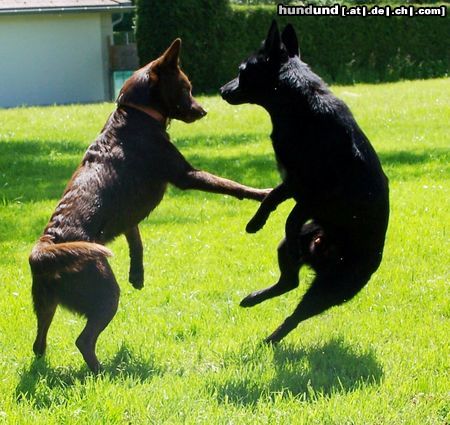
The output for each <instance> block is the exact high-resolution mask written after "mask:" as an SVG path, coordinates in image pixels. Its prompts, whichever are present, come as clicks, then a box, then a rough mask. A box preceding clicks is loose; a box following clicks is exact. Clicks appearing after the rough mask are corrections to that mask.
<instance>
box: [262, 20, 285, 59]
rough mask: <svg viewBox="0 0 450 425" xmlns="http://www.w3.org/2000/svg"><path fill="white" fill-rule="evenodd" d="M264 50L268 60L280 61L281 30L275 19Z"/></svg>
mask: <svg viewBox="0 0 450 425" xmlns="http://www.w3.org/2000/svg"><path fill="white" fill-rule="evenodd" d="M264 50H265V51H266V54H267V57H268V58H270V59H274V60H279V59H280V54H281V38H280V30H279V29H278V25H277V22H276V21H275V19H274V20H273V21H272V24H271V25H270V29H269V32H268V33H267V37H266V40H265V41H264Z"/></svg>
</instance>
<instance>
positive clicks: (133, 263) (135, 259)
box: [125, 226, 144, 289]
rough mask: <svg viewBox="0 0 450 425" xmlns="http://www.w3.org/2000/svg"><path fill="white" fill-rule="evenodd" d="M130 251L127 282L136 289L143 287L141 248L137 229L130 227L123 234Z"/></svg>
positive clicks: (136, 227)
mask: <svg viewBox="0 0 450 425" xmlns="http://www.w3.org/2000/svg"><path fill="white" fill-rule="evenodd" d="M125 237H126V238H127V242H128V247H129V250H130V274H129V281H130V283H131V284H132V285H133V286H134V287H135V288H136V289H142V288H143V287H144V264H143V247H142V240H141V235H140V233H139V227H138V226H135V227H132V228H131V229H130V230H128V231H127V232H126V233H125Z"/></svg>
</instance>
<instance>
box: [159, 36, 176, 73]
mask: <svg viewBox="0 0 450 425" xmlns="http://www.w3.org/2000/svg"><path fill="white" fill-rule="evenodd" d="M180 49H181V39H180V38H177V39H175V40H174V41H173V42H172V44H171V45H170V46H169V48H168V49H167V50H166V51H165V52H164V53H163V54H162V56H161V57H160V61H159V63H160V65H161V66H167V67H172V68H177V67H178V60H179V56H180Z"/></svg>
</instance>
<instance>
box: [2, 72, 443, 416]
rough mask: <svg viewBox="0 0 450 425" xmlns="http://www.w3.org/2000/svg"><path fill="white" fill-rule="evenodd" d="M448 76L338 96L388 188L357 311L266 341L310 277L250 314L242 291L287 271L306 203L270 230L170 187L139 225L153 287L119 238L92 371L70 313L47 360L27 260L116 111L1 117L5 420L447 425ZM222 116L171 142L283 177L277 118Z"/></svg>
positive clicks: (219, 203) (53, 336) (42, 111)
mask: <svg viewBox="0 0 450 425" xmlns="http://www.w3.org/2000/svg"><path fill="white" fill-rule="evenodd" d="M449 83H450V80H449V79H438V80H429V81H416V82H400V83H396V84H386V85H377V86H370V85H356V86H348V87H335V88H334V91H335V92H336V93H337V94H338V95H339V96H340V97H341V98H343V99H344V100H345V101H346V102H347V103H348V104H349V105H350V107H351V109H352V110H353V112H354V114H355V116H356V118H357V120H358V122H359V124H360V125H361V127H362V128H363V129H364V131H365V132H366V134H367V135H368V137H369V139H370V140H371V141H372V143H373V145H374V146H375V148H376V150H377V151H378V153H379V154H380V157H381V161H382V163H383V166H384V169H385V171H386V173H387V174H388V176H389V178H390V187H391V204H392V208H391V221H390V225H389V230H388V235H387V243H386V249H385V254H384V260H383V263H382V265H381V267H380V269H379V270H378V271H377V273H376V274H375V275H374V276H373V277H372V279H371V281H370V283H369V284H368V286H367V287H366V288H364V290H363V291H362V292H361V293H360V294H359V295H358V296H357V297H356V298H355V299H354V300H353V301H351V302H349V303H348V304H346V305H344V306H341V307H338V308H334V309H331V310H329V311H328V312H327V313H325V314H323V315H321V316H318V317H316V318H313V319H311V320H309V321H307V322H304V323H302V324H301V325H300V326H299V327H298V328H297V329H296V330H295V331H294V332H292V333H291V334H290V335H289V336H288V337H287V338H286V339H285V340H284V341H283V342H282V344H281V345H280V346H278V347H275V348H271V347H264V346H260V345H259V343H260V341H261V340H262V339H263V338H264V337H265V336H267V335H268V334H269V333H270V332H271V331H273V330H274V328H275V327H276V326H278V325H279V324H280V323H281V321H282V320H283V319H284V318H285V317H286V316H287V315H288V314H289V313H290V312H291V311H292V310H293V309H294V307H295V306H296V304H297V302H298V300H299V298H300V297H301V295H302V294H303V293H304V291H305V288H306V286H307V284H308V283H309V282H310V281H311V272H310V271H308V270H303V271H302V273H301V279H302V282H303V285H301V286H300V287H299V289H298V290H296V291H293V292H291V293H290V294H287V295H285V296H283V297H279V298H276V299H274V300H271V301H267V302H265V303H263V304H261V305H259V306H257V307H254V308H253V309H245V310H244V309H240V308H239V306H238V304H239V301H240V299H241V298H242V297H243V296H245V295H246V294H247V293H248V292H250V291H251V290H254V289H258V288H262V287H264V286H267V285H269V284H272V283H274V282H275V281H276V279H277V278H278V268H277V262H276V247H277V244H278V241H279V240H280V239H281V238H282V236H283V228H284V220H285V218H286V216H287V214H288V212H289V209H290V208H291V207H292V205H293V204H292V202H287V203H286V204H284V205H282V206H281V207H280V208H279V209H278V210H277V211H276V212H275V213H274V214H273V215H272V216H271V218H270V220H269V222H268V223H267V225H266V227H265V228H264V229H263V230H262V231H260V232H259V233H257V234H256V235H247V234H245V231H244V227H245V224H246V223H247V220H248V219H249V218H250V217H251V215H252V213H253V212H254V211H255V209H256V207H257V204H256V203H254V202H252V201H238V200H235V199H234V198H231V197H222V196H219V195H213V194H206V193H202V192H181V191H179V190H177V189H173V188H170V189H169V191H168V193H167V195H166V197H165V199H164V201H163V202H162V204H161V205H160V206H159V207H158V208H157V209H156V211H154V212H153V213H152V214H151V216H150V217H149V218H148V219H147V220H145V221H144V222H143V223H142V224H141V232H142V236H143V241H144V245H145V260H144V262H145V267H146V280H145V288H144V289H143V290H142V291H136V290H134V289H133V288H132V287H131V285H130V284H129V283H128V282H127V272H128V264H129V263H128V251H127V247H126V243H125V239H124V238H123V237H120V238H118V239H117V240H116V241H115V242H114V243H112V244H111V245H110V247H111V248H112V250H113V252H114V253H115V256H114V258H112V260H111V263H112V267H113V269H114V271H115V273H116V276H117V278H118V281H119V283H120V285H121V289H122V296H121V301H120V307H119V311H118V313H117V315H116V317H115V319H114V320H113V322H112V323H111V324H110V326H109V327H108V328H107V329H106V331H105V332H104V333H103V334H102V335H101V337H100V339H99V343H98V349H97V353H98V356H99V358H100V360H101V361H102V362H103V365H104V366H105V369H106V373H105V374H104V375H103V376H101V377H93V376H92V375H91V374H90V373H89V372H88V370H87V367H86V366H85V364H84V362H83V360H82V357H81V355H80V354H79V352H78V350H77V349H76V347H75V345H74V342H75V339H76V337H77V335H78V334H79V332H80V331H81V329H82V328H83V326H84V320H83V319H82V318H80V317H77V316H75V315H73V314H71V313H69V312H67V311H64V310H62V309H58V311H57V313H56V316H55V320H54V322H53V324H52V327H51V328H50V333H49V346H48V351H47V356H46V358H45V359H41V360H38V361H36V360H34V358H33V354H32V350H31V345H32V342H33V340H34V337H35V317H34V313H33V310H32V304H31V294H30V289H31V279H30V272H29V268H28V254H29V252H30V250H31V247H32V246H33V243H34V242H35V241H36V239H37V238H38V237H39V235H40V233H41V232H42V230H43V228H44V226H45V224H46V223H47V220H48V219H49V217H50V215H51V213H52V211H53V209H54V207H55V205H56V202H57V201H58V199H59V197H60V196H61V193H62V191H63V189H64V186H65V184H66V182H67V180H68V179H69V178H70V176H71V174H72V172H73V171H74V169H75V167H76V166H77V164H78V162H79V161H80V159H81V157H82V155H83V152H84V151H85V149H86V147H87V146H88V144H89V143H90V142H91V141H92V140H93V139H94V138H95V136H96V135H97V133H98V132H99V130H100V129H101V128H102V126H103V124H104V122H105V120H106V118H107V116H108V114H109V113H110V112H111V111H112V109H113V107H114V106H113V105H112V104H101V105H85V106H62V107H47V108H26V109H11V110H1V111H0V252H1V256H0V262H1V267H0V282H1V284H0V368H1V373H0V422H2V421H4V422H5V423H11V424H30V423H33V424H62V423H70V424H72V423H79V424H91V423H95V424H96V423H102V424H116V423H117V424H120V423H130V424H141V423H142V424H147V423H155V424H161V423H172V424H179V423H187V424H201V423H205V424H253V423H255V424H273V423H279V424H302V423H305V424H389V425H391V424H448V423H449V421H450V396H449V389H450V378H449V357H450V352H449V334H450V326H449V318H450V303H449V298H450V297H449V287H448V279H449V275H448V272H449V261H448V260H449V246H448V236H449V234H448V232H449V198H450V194H449V174H450V173H449V167H448V162H449V147H450V139H449V122H450V100H449V99H450V97H449V96H450V94H449ZM200 100H201V101H202V103H203V104H204V106H205V107H206V109H208V111H209V114H208V116H207V117H206V118H205V119H203V120H202V121H200V122H198V123H195V124H191V125H187V124H183V123H178V122H173V123H172V125H171V127H170V129H169V132H170V134H171V136H172V139H173V140H174V142H175V143H176V145H177V146H178V147H179V148H180V150H181V151H182V152H183V153H184V154H185V156H186V157H187V158H189V160H190V161H191V162H192V163H193V164H194V165H195V166H197V167H200V168H203V169H206V170H208V171H211V172H214V173H217V174H220V175H223V176H225V177H228V178H232V179H235V180H237V181H240V182H243V183H245V184H249V185H254V186H259V187H270V186H273V185H276V184H277V182H279V176H278V175H277V172H276V168H275V163H274V159H273V153H272V148H271V145H270V140H269V133H270V122H269V119H268V116H267V115H266V113H265V112H264V111H263V110H262V109H260V108H258V107H256V106H243V107H232V106H229V105H227V104H225V102H223V101H222V100H220V99H219V98H218V97H207V98H201V99H200Z"/></svg>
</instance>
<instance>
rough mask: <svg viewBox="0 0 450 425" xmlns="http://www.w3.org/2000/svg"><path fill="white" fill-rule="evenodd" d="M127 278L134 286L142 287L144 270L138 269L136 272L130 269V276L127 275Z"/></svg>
mask: <svg viewBox="0 0 450 425" xmlns="http://www.w3.org/2000/svg"><path fill="white" fill-rule="evenodd" d="M128 280H129V282H130V283H131V284H132V285H133V287H134V288H136V289H142V288H143V287H144V272H143V271H138V272H133V271H130V276H129V278H128Z"/></svg>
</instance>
